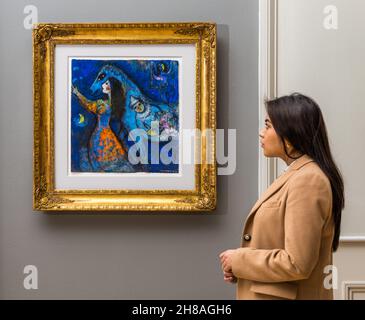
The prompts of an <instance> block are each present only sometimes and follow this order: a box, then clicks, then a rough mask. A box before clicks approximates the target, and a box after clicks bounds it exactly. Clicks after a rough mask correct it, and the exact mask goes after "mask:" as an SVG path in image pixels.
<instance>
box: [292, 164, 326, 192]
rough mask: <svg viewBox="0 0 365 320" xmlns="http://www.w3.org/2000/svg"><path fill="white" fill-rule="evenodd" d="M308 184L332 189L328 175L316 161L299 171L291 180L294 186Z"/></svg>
mask: <svg viewBox="0 0 365 320" xmlns="http://www.w3.org/2000/svg"><path fill="white" fill-rule="evenodd" d="M304 181H305V182H306V183H307V184H308V185H311V184H315V185H319V186H325V187H327V188H331V183H330V181H329V179H328V177H327V175H326V174H325V173H324V172H323V170H322V169H321V168H320V167H319V165H318V164H317V163H316V162H315V161H311V162H309V163H307V164H306V165H304V166H302V167H301V168H299V169H298V170H297V172H296V173H295V174H294V175H293V178H292V179H291V182H292V184H295V183H300V182H304Z"/></svg>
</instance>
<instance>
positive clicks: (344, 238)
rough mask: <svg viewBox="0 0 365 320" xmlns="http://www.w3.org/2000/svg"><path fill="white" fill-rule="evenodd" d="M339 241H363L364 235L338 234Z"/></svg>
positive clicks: (364, 240)
mask: <svg viewBox="0 0 365 320" xmlns="http://www.w3.org/2000/svg"><path fill="white" fill-rule="evenodd" d="M340 241H341V242H365V236H340Z"/></svg>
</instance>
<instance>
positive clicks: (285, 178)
mask: <svg viewBox="0 0 365 320" xmlns="http://www.w3.org/2000/svg"><path fill="white" fill-rule="evenodd" d="M312 161H314V160H313V159H312V158H311V157H309V156H308V155H306V154H304V155H303V156H301V157H300V158H299V159H297V160H296V161H295V163H293V165H292V166H290V167H289V168H288V170H287V171H286V172H284V173H282V174H281V175H280V176H279V177H278V178H277V179H276V180H275V181H274V182H273V183H272V184H271V185H270V186H269V187H268V188H267V189H266V191H265V192H264V193H263V194H262V196H261V197H260V199H259V200H257V202H256V203H255V204H254V206H253V207H252V209H251V211H250V213H249V214H248V216H247V218H246V222H247V221H248V219H249V217H251V216H252V215H253V214H254V213H255V212H256V210H257V209H258V208H259V207H260V206H261V204H262V203H263V202H264V201H266V200H267V199H268V198H270V197H271V195H273V194H274V193H275V192H276V191H278V190H279V189H280V188H281V187H282V186H283V185H284V184H285V182H286V181H288V179H289V178H290V177H291V176H292V175H293V174H294V173H295V172H296V171H297V170H298V169H299V168H301V167H302V166H304V165H305V164H307V163H309V162H312Z"/></svg>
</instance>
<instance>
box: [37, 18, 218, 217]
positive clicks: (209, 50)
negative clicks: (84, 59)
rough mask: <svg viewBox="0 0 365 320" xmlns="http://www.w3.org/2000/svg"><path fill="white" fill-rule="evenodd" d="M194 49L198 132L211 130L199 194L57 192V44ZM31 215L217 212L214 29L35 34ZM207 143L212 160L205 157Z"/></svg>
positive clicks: (127, 26) (52, 29)
mask: <svg viewBox="0 0 365 320" xmlns="http://www.w3.org/2000/svg"><path fill="white" fill-rule="evenodd" d="M181 43H183V44H185V43H189V44H194V45H195V49H196V128H198V129H200V130H201V132H204V130H206V129H211V133H212V136H211V138H212V139H210V140H209V142H207V141H208V140H205V139H202V141H201V144H200V146H199V148H200V150H199V151H200V154H201V159H200V164H195V165H194V166H195V189H194V190H193V191H187V190H186V191H185V190H125V189H123V190H56V189H55V187H54V53H55V47H56V46H57V45H58V44H77V45H80V44H181ZM33 106H34V119H33V121H34V145H33V209H34V210H38V211H70V210H71V211H108V210H114V211H115V210H117V211H124V210H128V211H137V210H138V211H193V212H194V211H211V210H214V209H215V207H216V199H217V195H216V175H217V168H216V162H215V150H216V145H215V130H216V24H215V23H205V22H203V23H200V22H199V23H124V24H115V23H111V24H86V23H85V24H49V23H41V24H37V25H35V27H34V29H33ZM207 143H210V144H211V145H210V146H209V150H211V152H210V154H208V155H206V150H207V147H208V146H207V145H206V144H207Z"/></svg>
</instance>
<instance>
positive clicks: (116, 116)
mask: <svg viewBox="0 0 365 320" xmlns="http://www.w3.org/2000/svg"><path fill="white" fill-rule="evenodd" d="M109 82H110V88H111V97H110V98H111V101H110V103H111V108H112V113H111V120H116V121H115V123H116V124H117V126H118V127H117V128H116V129H115V130H113V128H111V129H112V131H113V132H114V134H115V136H116V137H117V139H118V141H119V142H120V143H121V144H122V146H123V147H124V149H126V145H125V143H124V141H122V140H121V139H120V132H121V130H123V128H122V122H121V120H122V116H123V114H124V113H125V92H124V90H123V88H122V84H121V83H120V82H119V81H118V80H117V79H115V78H109Z"/></svg>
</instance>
